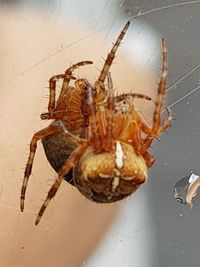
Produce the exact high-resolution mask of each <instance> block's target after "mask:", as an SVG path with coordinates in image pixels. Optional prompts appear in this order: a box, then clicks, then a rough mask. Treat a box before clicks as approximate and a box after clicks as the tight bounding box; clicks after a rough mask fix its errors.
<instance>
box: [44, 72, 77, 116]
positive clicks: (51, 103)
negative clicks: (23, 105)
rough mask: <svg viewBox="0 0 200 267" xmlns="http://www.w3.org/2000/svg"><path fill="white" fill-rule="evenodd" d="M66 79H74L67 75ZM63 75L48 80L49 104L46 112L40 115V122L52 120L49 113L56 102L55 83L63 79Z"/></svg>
mask: <svg viewBox="0 0 200 267" xmlns="http://www.w3.org/2000/svg"><path fill="white" fill-rule="evenodd" d="M67 77H68V79H76V78H75V77H74V76H72V75H67ZM64 78H65V74H58V75H55V76H53V77H51V79H50V80H49V104H48V112H46V113H42V114H41V116H40V118H41V119H42V120H49V119H51V118H52V116H51V113H52V112H53V110H54V108H55V102H56V83H57V81H58V80H59V79H64Z"/></svg>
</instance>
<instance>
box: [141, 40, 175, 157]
mask: <svg viewBox="0 0 200 267" xmlns="http://www.w3.org/2000/svg"><path fill="white" fill-rule="evenodd" d="M162 58H163V60H162V62H163V63H162V75H161V79H160V82H159V84H158V92H157V97H156V101H155V108H154V113H153V126H152V128H151V132H150V133H149V134H148V135H147V137H146V138H145V140H144V143H143V146H142V154H143V153H144V152H145V151H146V150H147V149H148V148H149V147H150V146H151V143H152V141H153V139H154V138H155V137H156V136H158V135H159V134H160V132H161V131H163V130H165V129H167V128H168V127H171V124H172V117H171V116H169V117H168V119H167V120H166V121H163V122H162V124H161V111H162V107H163V103H164V97H165V91H166V79H167V70H168V63H167V47H166V44H165V40H164V38H162Z"/></svg>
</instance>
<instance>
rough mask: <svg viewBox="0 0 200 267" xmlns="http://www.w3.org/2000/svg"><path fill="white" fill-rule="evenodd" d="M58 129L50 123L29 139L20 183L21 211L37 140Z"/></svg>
mask: <svg viewBox="0 0 200 267" xmlns="http://www.w3.org/2000/svg"><path fill="white" fill-rule="evenodd" d="M58 131H60V127H59V126H53V125H50V126H48V127H47V128H44V129H42V130H40V131H38V132H37V133H35V134H34V135H33V137H32V139H31V143H30V152H29V157H28V161H27V164H26V169H25V172H24V179H23V184H22V189H21V202H20V208H21V211H23V210H24V201H25V194H26V188H27V185H28V180H29V177H30V175H31V171H32V166H33V161H34V157H35V153H36V149H37V142H38V141H39V140H41V139H42V138H43V137H45V136H48V135H50V134H53V133H56V132H58Z"/></svg>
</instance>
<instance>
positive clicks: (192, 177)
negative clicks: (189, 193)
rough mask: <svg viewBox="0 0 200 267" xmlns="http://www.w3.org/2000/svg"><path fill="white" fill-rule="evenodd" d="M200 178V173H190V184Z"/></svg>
mask: <svg viewBox="0 0 200 267" xmlns="http://www.w3.org/2000/svg"><path fill="white" fill-rule="evenodd" d="M198 178H199V175H196V174H194V173H192V174H191V175H190V178H189V184H190V186H191V185H192V184H193V183H194V182H195V181H196V180H197V179H198Z"/></svg>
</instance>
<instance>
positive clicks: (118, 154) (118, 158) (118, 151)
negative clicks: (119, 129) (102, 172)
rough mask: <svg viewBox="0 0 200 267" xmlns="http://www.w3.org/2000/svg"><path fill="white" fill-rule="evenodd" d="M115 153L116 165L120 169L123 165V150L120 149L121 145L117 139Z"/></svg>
mask: <svg viewBox="0 0 200 267" xmlns="http://www.w3.org/2000/svg"><path fill="white" fill-rule="evenodd" d="M115 155H116V158H115V163H116V167H117V168H118V169H121V168H122V167H123V165H124V162H123V157H124V152H123V150H122V146H121V144H120V142H119V141H117V142H116V152H115Z"/></svg>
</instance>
